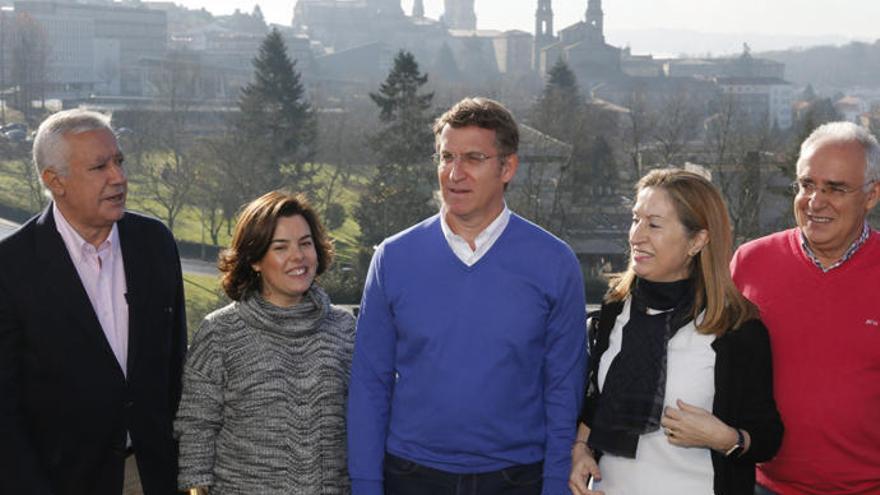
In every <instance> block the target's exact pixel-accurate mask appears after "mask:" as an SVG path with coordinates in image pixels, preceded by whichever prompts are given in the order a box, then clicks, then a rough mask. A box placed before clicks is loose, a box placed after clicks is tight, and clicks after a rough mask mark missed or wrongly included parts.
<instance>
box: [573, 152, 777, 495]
mask: <svg viewBox="0 0 880 495" xmlns="http://www.w3.org/2000/svg"><path fill="white" fill-rule="evenodd" d="M637 192H638V196H637V201H636V204H635V207H634V208H633V221H632V226H631V228H630V235H629V241H630V250H631V257H630V264H629V267H628V269H627V270H626V271H625V272H624V273H622V274H619V275H617V276H615V277H614V278H612V280H611V284H610V289H609V291H608V293H607V295H606V296H605V301H604V303H603V305H602V308H601V310H600V312H599V314H597V315H595V316H594V317H593V318H592V319H591V321H590V358H591V359H590V369H589V376H588V384H587V397H586V400H585V403H584V408H583V411H582V414H581V419H580V424H579V426H578V436H577V441H576V442H575V444H574V446H573V447H572V472H571V477H570V479H569V486H570V487H571V489H572V492H573V493H574V494H576V495H593V494H599V493H604V494H606V495H614V494H615V493H626V494H628V495H640V494H648V493H650V494H651V495H658V494H661V495H662V494H665V493H668V494H678V493H715V494H719V495H731V494H736V495H739V494H743V495H745V494H748V495H751V494H752V492H753V490H754V484H755V463H756V462H761V461H764V460H768V459H770V458H771V457H773V455H775V453H776V451H777V450H778V448H779V444H780V442H781V440H782V431H783V427H782V422H781V420H780V418H779V413H778V411H777V410H776V403H775V401H774V400H773V382H772V366H771V357H770V342H769V338H768V336H767V330H766V328H764V325H763V324H762V323H761V321H760V320H758V319H757V310H756V309H755V308H754V306H752V305H751V303H749V302H748V301H747V300H746V299H745V298H743V297H742V296H741V295H740V294H739V292H738V291H737V290H736V288H735V287H734V285H733V282H732V281H731V279H730V272H729V269H728V263H729V261H730V256H731V235H730V221H729V218H728V216H727V209H726V207H725V205H724V201H723V200H722V199H721V196H720V194H719V193H718V191H717V190H716V189H715V188H714V186H712V184H711V183H710V182H709V181H707V180H706V179H704V178H703V177H701V176H699V175H697V174H693V173H690V172H685V171H682V170H673V169H664V170H654V171H652V172H651V173H649V174H648V175H646V176H645V177H644V178H642V180H641V181H639V184H638V186H637ZM591 481H592V483H591Z"/></svg>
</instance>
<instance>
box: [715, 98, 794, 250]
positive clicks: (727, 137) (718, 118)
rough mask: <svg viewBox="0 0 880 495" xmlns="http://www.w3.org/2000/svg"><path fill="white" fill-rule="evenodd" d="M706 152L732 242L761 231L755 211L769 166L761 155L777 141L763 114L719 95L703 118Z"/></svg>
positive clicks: (764, 188) (759, 202) (765, 188)
mask: <svg viewBox="0 0 880 495" xmlns="http://www.w3.org/2000/svg"><path fill="white" fill-rule="evenodd" d="M705 145H706V156H707V157H708V158H709V161H710V168H711V170H712V178H713V181H714V182H715V183H716V185H718V188H719V189H720V190H721V193H722V195H723V196H724V199H725V200H726V201H727V204H728V208H729V209H730V216H731V222H732V223H733V235H734V241H735V243H737V244H739V243H741V242H743V241H745V240H748V239H752V238H755V237H757V236H758V235H760V234H762V233H763V231H762V228H761V225H760V218H759V214H760V212H761V209H762V205H763V202H764V198H765V195H766V194H767V192H768V189H767V181H768V178H769V177H770V175H771V172H772V170H770V168H769V167H768V166H767V165H768V164H767V160H766V159H765V157H767V156H769V155H770V153H769V152H770V151H775V150H776V148H777V143H775V142H774V140H773V132H772V129H771V126H770V125H769V123H768V120H767V119H766V118H754V117H753V116H749V115H747V114H746V113H745V112H744V111H743V110H742V108H741V107H740V106H739V105H738V104H737V102H736V101H735V100H734V99H732V98H729V97H728V98H723V99H722V100H721V102H720V106H719V109H718V112H717V113H716V114H715V115H713V116H711V117H710V118H709V119H708V120H707V121H706V139H705Z"/></svg>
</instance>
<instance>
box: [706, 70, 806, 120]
mask: <svg viewBox="0 0 880 495" xmlns="http://www.w3.org/2000/svg"><path fill="white" fill-rule="evenodd" d="M715 81H716V83H717V84H718V86H719V88H721V92H722V94H723V95H724V96H725V97H726V98H730V99H731V100H733V103H735V104H736V105H737V108H740V109H742V111H743V112H745V114H746V115H747V116H748V117H750V118H752V119H755V120H759V119H766V120H767V122H768V123H769V124H771V125H773V124H775V125H777V126H779V128H780V129H788V128H789V127H791V124H792V102H793V101H794V89H793V88H792V85H791V83H789V82H786V81H785V80H783V79H780V78H778V77H719V78H716V80H715Z"/></svg>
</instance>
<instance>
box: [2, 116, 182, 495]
mask: <svg viewBox="0 0 880 495" xmlns="http://www.w3.org/2000/svg"><path fill="white" fill-rule="evenodd" d="M122 161H123V157H122V153H121V152H120V151H119V148H118V146H117V143H116V138H115V136H114V134H113V132H112V129H111V128H110V125H109V120H108V119H106V117H104V116H102V115H100V114H97V113H94V112H86V111H82V110H71V111H65V112H59V113H57V114H55V115H53V116H51V117H49V118H48V119H47V120H46V121H45V122H44V123H43V124H42V125H41V126H40V128H39V130H38V132H37V137H36V139H35V142H34V162H35V164H36V166H37V169H38V172H39V174H40V178H41V180H42V182H43V185H44V186H45V187H46V189H48V191H49V192H50V193H51V195H52V199H53V202H52V204H50V205H49V207H48V208H46V210H44V211H43V212H42V213H41V214H40V215H38V216H36V217H34V218H32V219H31V220H29V221H28V222H27V223H25V224H24V225H23V226H22V227H21V228H20V229H18V230H17V231H16V232H15V233H13V234H12V235H10V236H9V237H7V238H6V239H4V240H3V241H0V493H2V494H10V495H11V494H16V495H23V494H40V495H49V494H52V495H79V494H82V495H120V494H122V493H123V483H124V482H125V484H126V491H125V493H144V494H146V495H160V494H172V493H176V479H175V478H176V473H177V446H176V444H175V441H174V439H173V437H172V421H173V418H174V416H175V413H176V410H177V404H178V401H179V398H180V380H181V369H182V365H183V359H184V355H185V352H186V323H185V321H186V319H185V314H184V298H183V283H182V276H181V269H180V260H179V257H178V253H177V248H176V245H175V242H174V238H173V237H172V235H171V233H170V232H169V231H168V229H167V228H165V227H164V225H162V224H161V223H160V222H158V221H157V220H154V219H150V218H147V217H144V216H140V215H136V214H133V213H130V212H126V211H125V199H126V193H127V182H126V176H125V171H124V169H123V168H122ZM135 466H136V468H135ZM141 490H142V491H141Z"/></svg>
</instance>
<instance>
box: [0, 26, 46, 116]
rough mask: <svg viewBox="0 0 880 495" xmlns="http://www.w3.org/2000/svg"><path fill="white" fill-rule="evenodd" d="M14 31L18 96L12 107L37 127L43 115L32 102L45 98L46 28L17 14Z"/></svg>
mask: <svg viewBox="0 0 880 495" xmlns="http://www.w3.org/2000/svg"><path fill="white" fill-rule="evenodd" d="M13 30H14V32H15V36H14V37H13V43H12V49H11V55H12V56H11V59H12V64H11V66H12V70H11V77H10V79H11V81H10V82H12V84H13V86H14V87H15V93H14V97H13V99H12V103H13V105H14V106H16V107H17V108H18V109H19V110H21V112H22V113H23V114H24V115H25V117H26V118H27V120H28V122H30V123H34V122H37V121H38V120H39V114H38V113H37V112H35V111H34V109H33V106H32V102H33V101H34V100H38V99H39V100H43V99H44V98H45V86H46V82H47V78H48V74H47V72H46V71H47V63H48V59H49V49H50V47H49V42H48V39H47V37H46V32H45V29H43V27H42V25H40V23H39V22H37V21H36V20H35V19H34V18H33V17H31V16H30V15H28V14H26V13H18V14H16V16H15V21H14V24H13ZM2 35H3V36H5V35H6V33H2Z"/></svg>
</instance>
